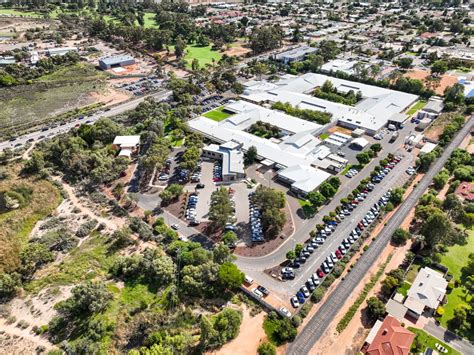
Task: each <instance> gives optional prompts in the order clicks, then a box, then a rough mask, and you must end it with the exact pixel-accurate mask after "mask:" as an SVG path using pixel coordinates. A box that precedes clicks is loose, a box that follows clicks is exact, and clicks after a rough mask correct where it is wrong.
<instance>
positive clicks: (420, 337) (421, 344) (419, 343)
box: [408, 327, 461, 355]
mask: <svg viewBox="0 0 474 355" xmlns="http://www.w3.org/2000/svg"><path fill="white" fill-rule="evenodd" d="M408 330H409V331H411V332H413V333H415V334H416V337H415V340H414V341H413V344H412V346H411V349H410V352H411V353H413V354H418V353H424V352H425V350H426V349H427V348H431V349H433V350H435V351H437V349H436V343H438V344H440V345H442V346H444V347H445V348H446V349H447V350H448V352H447V353H446V354H459V355H461V353H460V352H459V351H456V350H454V349H453V348H451V347H450V346H449V345H448V344H446V343H443V342H442V341H441V340H439V339H438V338H435V337H433V336H431V335H429V334H428V333H426V332H425V331H423V330H421V329H417V328H413V327H408Z"/></svg>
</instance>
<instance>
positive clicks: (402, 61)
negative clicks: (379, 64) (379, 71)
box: [398, 57, 413, 69]
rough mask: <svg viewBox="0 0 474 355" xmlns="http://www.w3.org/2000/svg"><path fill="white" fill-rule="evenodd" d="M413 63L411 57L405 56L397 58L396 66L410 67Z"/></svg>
mask: <svg viewBox="0 0 474 355" xmlns="http://www.w3.org/2000/svg"><path fill="white" fill-rule="evenodd" d="M412 64H413V58H409V57H405V58H401V59H399V60H398V66H399V67H400V68H402V69H410V68H411V65H412Z"/></svg>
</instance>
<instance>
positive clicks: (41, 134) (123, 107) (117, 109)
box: [0, 91, 171, 151]
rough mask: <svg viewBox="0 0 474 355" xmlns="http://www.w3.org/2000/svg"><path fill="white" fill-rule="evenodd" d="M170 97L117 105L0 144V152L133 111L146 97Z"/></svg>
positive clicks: (165, 95) (140, 99) (163, 95)
mask: <svg viewBox="0 0 474 355" xmlns="http://www.w3.org/2000/svg"><path fill="white" fill-rule="evenodd" d="M170 95H171V91H160V92H157V93H154V94H150V95H146V96H142V97H139V98H137V99H133V100H130V101H127V102H124V103H123V104H119V105H117V106H114V107H112V108H111V109H110V110H109V111H104V112H102V113H99V114H96V115H93V116H90V117H84V118H83V119H82V120H79V119H77V120H74V121H71V122H68V123H65V124H63V125H60V126H58V127H55V128H51V129H49V130H47V131H41V130H38V131H36V132H33V133H28V134H25V135H23V136H20V137H18V138H17V139H16V140H15V141H13V142H10V141H4V142H0V151H2V150H4V149H5V148H13V147H15V146H18V144H21V145H24V144H26V143H27V142H28V141H38V140H41V139H44V138H50V137H54V136H56V135H58V134H60V133H64V132H67V131H69V130H70V129H71V128H73V127H74V126H76V125H77V124H80V123H85V122H86V121H90V122H89V123H93V122H95V121H97V120H98V119H100V118H103V117H111V116H115V115H118V114H121V113H123V112H125V111H129V110H133V109H134V108H135V107H137V106H138V104H140V103H141V102H142V101H144V100H145V99H146V98H147V97H154V98H155V99H157V100H162V99H165V98H167V97H168V96H170Z"/></svg>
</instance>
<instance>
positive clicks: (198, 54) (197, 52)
mask: <svg viewBox="0 0 474 355" xmlns="http://www.w3.org/2000/svg"><path fill="white" fill-rule="evenodd" d="M194 58H196V59H197V60H198V61H199V66H200V67H204V66H206V64H212V60H213V59H214V61H215V62H218V61H219V60H220V59H221V58H222V54H220V53H219V52H217V51H213V50H211V46H207V47H198V46H194V45H192V46H187V47H186V56H185V57H184V59H185V60H186V61H187V67H188V68H191V64H192V61H193V59H194Z"/></svg>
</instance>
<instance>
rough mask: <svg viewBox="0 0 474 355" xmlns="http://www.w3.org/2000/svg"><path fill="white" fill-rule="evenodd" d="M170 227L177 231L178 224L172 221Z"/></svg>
mask: <svg viewBox="0 0 474 355" xmlns="http://www.w3.org/2000/svg"><path fill="white" fill-rule="evenodd" d="M171 228H173V229H174V230H175V231H177V230H179V225H177V224H176V223H174V224H172V225H171Z"/></svg>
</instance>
